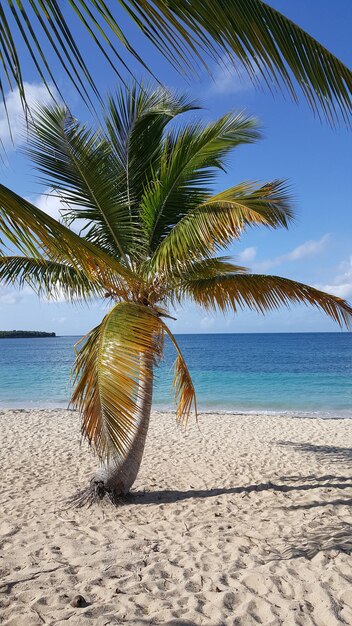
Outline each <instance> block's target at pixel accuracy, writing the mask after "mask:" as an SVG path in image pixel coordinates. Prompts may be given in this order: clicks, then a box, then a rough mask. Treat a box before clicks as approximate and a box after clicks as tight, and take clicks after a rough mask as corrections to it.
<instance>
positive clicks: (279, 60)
mask: <svg viewBox="0 0 352 626" xmlns="http://www.w3.org/2000/svg"><path fill="white" fill-rule="evenodd" d="M121 9H122V10H124V11H125V12H126V13H127V15H128V16H129V18H130V19H131V20H132V21H133V22H134V24H135V25H137V27H138V28H139V29H140V30H141V32H142V33H143V35H144V37H145V38H146V39H147V40H148V41H150V42H151V43H152V44H153V45H154V46H155V48H156V49H157V50H158V51H159V52H160V53H161V54H162V55H163V56H164V57H165V58H166V59H167V60H168V61H169V62H170V63H171V64H172V65H173V66H174V67H176V68H177V70H178V71H180V72H181V73H186V74H188V75H192V74H193V73H194V72H197V71H198V68H199V67H203V68H207V65H208V63H209V60H210V59H215V60H219V58H220V57H222V56H224V55H225V57H226V58H227V59H228V61H229V63H231V64H234V65H235V67H242V68H244V70H245V71H246V72H247V73H248V75H249V76H250V77H251V78H252V80H253V81H254V82H255V81H256V78H257V76H260V77H262V78H263V80H264V83H265V84H266V85H267V86H268V88H269V90H272V85H274V86H278V87H279V89H280V90H284V89H285V90H286V91H288V93H289V94H291V96H292V97H293V99H294V100H296V99H297V97H298V96H297V94H298V92H299V91H301V92H302V93H303V96H304V97H305V99H306V101H307V102H308V104H309V106H310V107H311V108H312V110H313V111H314V112H317V113H318V114H319V115H321V116H323V117H325V118H326V119H327V120H328V121H329V122H330V123H336V122H337V121H338V120H339V119H343V120H344V121H345V122H346V123H347V124H348V125H350V116H351V110H352V104H351V93H352V72H351V70H349V69H348V68H347V67H346V66H345V65H344V64H343V63H342V62H341V61H340V60H339V59H337V58H336V57H335V56H334V55H333V54H332V53H331V52H329V51H328V50H327V49H326V48H324V46H322V45H321V44H320V43H319V42H317V41H316V40H315V39H314V38H313V37H311V36H310V35H309V34H308V33H306V32H305V31H304V30H303V29H301V28H300V27H299V26H298V25H297V24H295V23H294V22H292V21H291V20H289V19H288V18H286V17H285V16H284V15H282V14H281V13H280V12H279V11H277V10H276V9H274V8H273V7H271V6H269V5H268V4H266V3H264V2H262V0H229V1H228V2H214V0H202V1H199V0H197V1H195V0H193V1H192V2H189V1H188V0H168V2H166V1H165V0H153V1H152V0H144V1H143V2H140V1H139V0H138V1H137V0H128V1H127V0H119V2H116V3H109V2H107V0H94V2H90V3H87V2H86V0H69V2H68V3H67V7H66V9H65V12H63V11H62V10H61V7H60V3H59V2H58V1H57V0H45V1H44V0H22V2H19V1H17V2H14V1H13V0H5V1H4V2H3V3H2V4H1V6H0V63H1V66H2V70H3V74H4V77H5V80H6V81H7V82H8V84H9V85H10V86H11V87H12V86H13V84H16V85H17V86H18V87H19V90H20V93H21V95H22V98H25V91H24V88H23V77H22V76H23V73H22V63H23V60H24V57H23V56H22V54H25V53H27V54H29V55H30V57H31V59H32V61H33V63H34V66H35V68H36V70H37V72H38V74H39V76H40V77H41V79H42V80H44V81H45V82H47V83H48V81H51V82H54V79H55V76H54V73H53V70H52V66H51V64H49V62H48V61H47V55H46V54H45V49H48V48H49V49H50V50H51V51H52V53H53V54H54V56H55V58H56V60H57V61H58V62H59V63H60V64H61V66H62V68H63V69H64V71H65V73H66V76H67V78H68V79H69V80H70V81H71V82H72V83H73V85H74V86H75V88H76V89H77V90H78V92H79V93H80V94H81V96H82V98H83V99H84V100H85V101H86V103H87V104H88V106H90V105H91V103H92V99H94V98H98V99H99V92H98V89H97V86H96V82H95V80H94V78H93V77H92V75H91V73H90V70H89V63H88V62H87V57H86V56H85V55H84V53H83V51H82V49H81V47H80V46H79V44H78V43H77V42H78V41H80V35H81V33H82V32H86V33H88V35H89V36H90V37H91V39H92V42H93V43H94V44H95V46H96V51H99V52H100V54H101V55H102V58H104V59H105V60H106V61H107V62H108V64H109V65H110V67H112V68H113V69H114V70H115V71H116V73H117V74H118V75H119V76H120V72H121V70H122V69H127V70H128V71H131V70H130V63H129V62H128V61H127V60H126V59H125V54H124V53H125V52H127V55H132V56H133V57H134V58H135V59H137V60H138V62H140V63H141V64H142V66H144V67H146V63H145V61H144V60H143V55H141V54H140V52H139V51H138V48H137V47H136V46H135V45H133V43H132V42H131V41H130V40H129V39H128V37H127V35H126V32H124V31H123V30H122V29H121V26H120V24H121V15H120V12H121ZM74 18H76V19H74ZM80 27H81V28H80ZM81 29H82V30H81ZM21 48H22V49H21ZM19 51H20V52H19ZM1 82H2V83H3V82H4V81H1Z"/></svg>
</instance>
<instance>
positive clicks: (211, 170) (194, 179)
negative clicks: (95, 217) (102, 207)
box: [140, 113, 260, 251]
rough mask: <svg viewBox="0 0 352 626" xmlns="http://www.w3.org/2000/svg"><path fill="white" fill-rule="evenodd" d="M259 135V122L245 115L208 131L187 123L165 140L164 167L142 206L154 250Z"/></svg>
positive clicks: (232, 115) (226, 118) (230, 117)
mask: <svg viewBox="0 0 352 626" xmlns="http://www.w3.org/2000/svg"><path fill="white" fill-rule="evenodd" d="M259 137H260V134H259V132H258V127H257V122H256V120H255V119H254V118H251V117H247V116H245V115H243V114H242V113H228V114H226V115H224V116H222V117H221V118H220V119H218V120H216V121H215V122H212V123H210V124H208V125H207V126H205V127H204V126H203V125H202V124H200V123H193V124H187V125H186V126H184V127H183V128H182V129H176V130H175V131H173V132H172V133H169V134H168V135H167V136H166V137H165V140H164V145H163V151H162V153H161V156H160V163H159V167H158V169H156V170H155V172H154V176H153V178H152V180H151V182H150V184H149V186H148V187H146V189H145V192H144V196H143V199H142V202H141V207H140V211H141V217H142V219H143V221H144V223H145V226H146V229H147V232H148V235H149V248H150V250H151V251H154V250H155V248H156V246H157V245H158V244H159V243H160V241H161V240H162V239H163V238H164V237H165V236H166V235H167V234H168V232H169V230H170V229H171V228H173V227H174V225H175V224H177V223H178V222H179V221H180V219H182V217H184V216H185V215H187V214H188V213H189V212H190V211H191V210H192V209H194V208H195V207H196V206H198V205H199V204H202V203H203V202H204V201H205V199H206V198H207V197H208V196H209V195H210V188H209V184H210V183H212V182H213V180H214V178H215V175H216V173H217V170H218V169H219V168H220V169H224V167H225V159H226V157H227V155H228V153H229V152H230V151H231V150H233V149H234V148H236V147H237V146H239V145H241V144H248V143H253V142H255V141H256V140H257V139H258V138H259Z"/></svg>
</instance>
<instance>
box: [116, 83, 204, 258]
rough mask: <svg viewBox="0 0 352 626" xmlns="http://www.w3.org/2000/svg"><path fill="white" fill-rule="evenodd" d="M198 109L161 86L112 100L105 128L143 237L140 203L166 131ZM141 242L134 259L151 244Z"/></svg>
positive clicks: (138, 89) (131, 88)
mask: <svg viewBox="0 0 352 626" xmlns="http://www.w3.org/2000/svg"><path fill="white" fill-rule="evenodd" d="M198 108H199V107H198V105H197V104H196V103H195V102H194V101H193V100H190V99H189V98H188V97H186V96H185V95H182V94H177V93H176V92H173V91H171V90H169V89H165V88H161V87H159V88H155V87H154V88H153V87H148V86H146V87H142V86H139V85H137V84H136V83H135V82H134V83H132V84H131V85H130V86H129V87H128V89H120V90H119V91H117V92H116V94H115V96H114V97H113V96H110V98H109V102H108V112H107V114H106V115H105V125H106V128H107V132H108V139H109V141H110V144H111V146H112V148H113V153H114V156H115V158H116V160H117V163H115V166H114V171H115V172H116V171H119V170H120V171H121V176H120V181H119V189H120V194H121V193H122V195H123V197H124V202H125V207H126V208H127V209H128V213H129V216H130V221H131V223H133V224H139V225H140V235H141V233H144V228H142V224H140V202H141V198H142V196H143V193H144V189H145V187H147V186H148V184H149V183H150V181H151V180H153V179H154V177H155V172H156V171H157V169H158V161H159V159H160V155H161V152H162V149H163V133H164V130H165V128H166V126H167V124H168V123H169V122H170V121H171V120H172V119H174V118H175V117H177V116H179V115H181V114H182V113H185V112H187V111H191V110H195V109H198ZM115 179H116V173H115ZM141 239H142V238H141V236H140V240H139V241H138V240H137V237H136V236H135V246H134V248H135V249H134V253H135V254H134V256H136V248H137V250H138V252H139V254H140V255H143V254H145V253H146V252H147V250H146V248H147V245H146V244H147V241H145V242H144V243H145V245H141ZM136 240H137V241H136ZM143 241H144V238H143Z"/></svg>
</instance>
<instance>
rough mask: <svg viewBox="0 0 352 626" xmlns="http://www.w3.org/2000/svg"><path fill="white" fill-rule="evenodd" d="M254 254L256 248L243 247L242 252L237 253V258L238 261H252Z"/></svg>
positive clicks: (255, 254)
mask: <svg viewBox="0 0 352 626" xmlns="http://www.w3.org/2000/svg"><path fill="white" fill-rule="evenodd" d="M256 256H257V248H255V247H254V246H252V247H250V248H245V249H244V250H242V252H240V253H239V254H238V255H237V260H238V261H240V263H251V261H254V259H255V257H256Z"/></svg>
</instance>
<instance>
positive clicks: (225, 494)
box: [0, 410, 352, 626]
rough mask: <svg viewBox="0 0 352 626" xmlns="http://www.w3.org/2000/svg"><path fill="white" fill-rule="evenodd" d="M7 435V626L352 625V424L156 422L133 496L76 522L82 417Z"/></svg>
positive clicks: (28, 417)
mask: <svg viewBox="0 0 352 626" xmlns="http://www.w3.org/2000/svg"><path fill="white" fill-rule="evenodd" d="M0 422H1V451H0V454H1V480H2V486H1V503H0V510H1V550H0V555H1V558H0V573H1V582H0V585H1V586H0V592H1V593H0V603H1V604H0V615H1V618H0V623H1V624H3V625H4V626H37V625H38V626H39V625H41V624H48V625H52V626H54V625H62V626H69V625H70V626H80V625H82V626H83V625H94V626H109V625H113V624H133V625H137V624H138V625H139V624H140V625H146V624H170V625H171V624H175V625H176V624H179V625H184V626H186V625H187V624H188V625H198V624H199V625H201V624H204V625H209V626H220V625H222V624H226V625H227V624H229V625H230V624H231V625H234V626H235V625H236V626H251V625H253V626H254V625H256V624H265V625H266V626H269V625H270V626H279V625H280V624H284V625H285V626H286V625H287V626H289V625H291V624H292V625H293V624H297V625H301V626H309V625H312V626H313V625H314V626H334V625H335V624H336V625H337V624H352V556H351V551H352V512H351V504H352V474H351V463H352V451H351V448H352V420H322V419H316V420H313V419H295V418H288V417H284V416H264V415H249V416H245V415H229V414H227V415H219V414H214V415H201V416H200V419H199V428H200V429H198V428H197V427H196V425H195V424H194V423H190V427H189V429H188V431H187V433H186V434H184V433H182V432H180V431H179V430H178V429H177V428H176V425H175V421H174V418H173V416H172V415H170V414H161V413H154V414H153V417H152V422H151V429H150V434H149V439H148V442H147V448H146V452H145V458H144V462H143V465H142V468H141V471H140V474H139V477H138V479H137V482H136V484H135V487H134V491H133V497H131V498H130V499H129V500H128V501H127V502H126V503H124V504H123V505H122V506H120V507H118V508H114V507H113V506H112V505H110V504H109V503H108V502H106V503H105V502H104V503H103V504H100V505H94V506H93V507H91V508H90V509H87V508H85V509H78V510H77V509H76V510H65V498H68V497H69V496H71V495H72V494H74V493H75V491H76V490H77V489H79V488H81V487H83V486H84V485H85V484H86V483H87V481H88V480H89V478H90V477H91V475H92V473H93V471H94V468H95V467H96V459H95V458H94V457H93V455H92V454H91V452H90V451H89V450H88V448H87V446H86V445H85V444H83V445H82V446H80V437H79V420H78V417H77V415H76V414H75V413H73V412H68V411H59V410H52V411H46V410H36V411H25V410H16V411H10V410H6V411H5V410H3V411H1V412H0ZM76 594H81V595H82V596H83V597H84V598H85V600H86V605H85V606H83V607H79V608H75V607H72V606H71V604H70V601H71V599H72V597H73V596H74V595H76Z"/></svg>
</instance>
